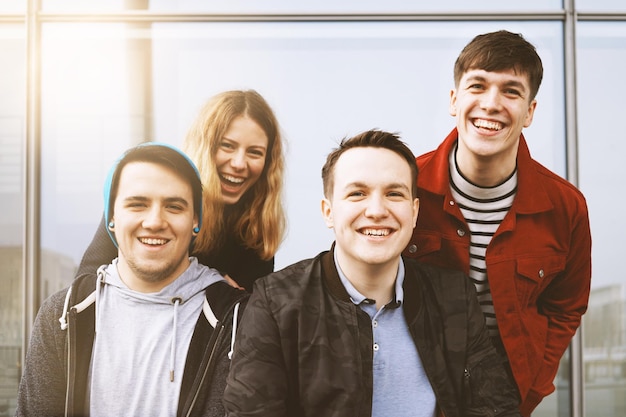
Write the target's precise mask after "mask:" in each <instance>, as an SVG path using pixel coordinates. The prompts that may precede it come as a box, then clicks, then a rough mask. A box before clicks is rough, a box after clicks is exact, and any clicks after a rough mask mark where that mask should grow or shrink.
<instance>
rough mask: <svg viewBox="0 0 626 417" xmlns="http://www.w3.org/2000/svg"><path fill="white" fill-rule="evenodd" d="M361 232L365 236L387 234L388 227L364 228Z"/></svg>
mask: <svg viewBox="0 0 626 417" xmlns="http://www.w3.org/2000/svg"><path fill="white" fill-rule="evenodd" d="M362 233H363V234H364V235H367V236H387V235H389V229H364V230H363V232H362Z"/></svg>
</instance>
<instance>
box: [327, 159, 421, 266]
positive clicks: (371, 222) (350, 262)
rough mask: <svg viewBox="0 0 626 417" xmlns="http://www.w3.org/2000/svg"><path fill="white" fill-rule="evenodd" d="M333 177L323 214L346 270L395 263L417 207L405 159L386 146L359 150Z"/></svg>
mask: <svg viewBox="0 0 626 417" xmlns="http://www.w3.org/2000/svg"><path fill="white" fill-rule="evenodd" d="M332 175H333V180H334V181H333V183H334V186H333V190H332V194H331V195H330V196H329V198H328V199H324V200H322V215H323V216H324V220H325V222H326V225H327V226H328V227H331V228H333V229H334V232H335V239H336V247H335V250H336V252H337V257H338V260H339V263H340V265H341V266H342V268H346V269H362V266H368V265H375V266H385V265H392V264H397V262H398V260H399V257H400V253H401V252H402V250H403V249H404V248H405V246H406V245H407V243H408V242H409V239H410V238H411V234H412V233H413V228H414V227H415V222H416V221H417V212H418V207H419V204H418V200H417V198H414V197H413V196H412V195H411V189H412V188H411V187H412V186H413V183H412V182H413V181H414V179H413V178H412V173H411V169H410V168H409V165H408V163H407V161H406V160H404V159H403V158H402V157H401V156H399V155H398V154H396V153H395V152H393V151H391V150H388V149H385V148H377V147H357V148H352V149H348V150H347V151H345V152H344V153H343V154H342V155H341V156H340V157H339V159H338V160H337V162H336V164H335V167H334V172H333V174H332Z"/></svg>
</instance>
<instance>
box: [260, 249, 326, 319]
mask: <svg viewBox="0 0 626 417" xmlns="http://www.w3.org/2000/svg"><path fill="white" fill-rule="evenodd" d="M320 257H321V254H320V255H318V256H316V257H315V258H311V259H305V260H302V261H299V262H296V263H294V264H291V265H289V266H287V267H285V268H283V269H281V270H279V271H276V272H272V273H271V274H269V275H266V276H264V277H262V278H259V279H258V280H257V281H256V282H255V284H254V290H253V291H252V296H251V298H250V303H251V304H252V303H256V302H257V301H260V302H261V303H264V304H267V305H268V307H269V308H270V309H272V310H274V309H278V310H280V309H283V308H285V307H287V306H290V305H291V306H300V305H301V304H302V302H303V301H304V300H305V299H308V298H310V297H316V295H317V294H320V293H321V292H322V291H323V283H322V271H321V262H320Z"/></svg>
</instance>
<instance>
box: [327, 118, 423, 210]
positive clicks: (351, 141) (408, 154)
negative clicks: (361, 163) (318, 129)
mask: <svg viewBox="0 0 626 417" xmlns="http://www.w3.org/2000/svg"><path fill="white" fill-rule="evenodd" d="M353 148H383V149H389V150H390V151H393V152H395V153H396V154H398V155H400V156H401V157H402V158H403V159H404V160H406V162H407V164H409V168H410V169H411V177H412V179H413V184H412V186H411V193H412V197H414V198H415V197H416V196H417V174H418V170H417V163H416V162H415V155H414V154H413V152H412V151H411V149H409V147H408V146H407V145H406V144H405V143H404V142H402V141H401V140H400V137H399V136H398V135H397V134H396V133H390V132H385V131H382V130H368V131H365V132H363V133H360V134H358V135H356V136H353V137H351V138H343V139H342V140H341V143H339V146H338V147H337V148H335V149H333V151H332V152H331V153H329V154H328V156H327V157H326V163H325V164H324V166H323V167H322V183H323V184H324V196H326V198H329V197H330V196H331V195H332V192H333V187H334V185H335V180H334V178H333V175H334V171H335V165H336V164H337V160H338V159H339V157H340V156H341V155H342V154H343V153H344V152H345V151H347V150H348V149H353Z"/></svg>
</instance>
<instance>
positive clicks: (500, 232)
mask: <svg viewBox="0 0 626 417" xmlns="http://www.w3.org/2000/svg"><path fill="white" fill-rule="evenodd" d="M542 77H543V67H542V64H541V59H540V58H539V56H538V55H537V52H536V50H535V48H534V46H533V45H531V44H530V43H529V42H528V41H526V40H525V39H524V38H523V37H522V36H521V35H519V34H515V33H510V32H507V31H498V32H493V33H487V34H483V35H479V36H476V37H475V38H474V39H473V40H472V41H471V42H470V43H469V44H468V45H467V46H466V47H465V48H464V49H463V51H462V52H461V54H460V55H459V57H458V58H457V61H456V63H455V66H454V81H455V89H454V90H452V91H451V95H450V114H451V115H452V116H453V117H455V118H456V128H455V129H453V130H452V132H451V133H450V134H449V135H448V137H447V138H446V139H445V140H444V141H443V142H442V143H441V145H440V146H439V147H438V148H437V149H436V150H434V151H432V152H429V153H427V154H425V155H422V156H420V157H418V158H417V165H418V167H419V171H420V175H419V179H418V182H417V185H418V197H419V199H420V206H421V210H420V217H419V220H418V222H417V227H416V228H415V230H414V233H413V237H412V239H411V241H410V242H409V244H408V246H407V247H406V249H405V251H404V255H405V256H407V257H412V258H417V259H419V260H421V261H423V262H426V263H431V264H435V265H439V266H447V267H452V268H456V269H461V270H463V271H465V273H467V274H468V275H469V277H470V279H471V280H472V281H473V282H474V284H475V286H476V289H477V293H478V298H479V301H480V304H481V306H482V309H483V313H484V316H485V320H486V322H487V324H488V327H489V330H490V334H491V336H492V338H493V340H494V344H495V345H496V347H498V348H499V350H500V351H501V352H502V353H503V354H504V355H505V356H506V357H507V358H508V361H509V365H510V369H511V371H512V373H513V376H514V377H515V380H516V382H517V386H518V389H519V393H520V398H521V406H520V409H521V413H522V415H523V416H530V413H531V412H532V410H533V409H534V408H535V407H536V406H537V405H538V404H539V403H540V402H541V400H542V399H543V397H545V396H546V395H548V394H550V393H551V392H552V391H554V385H553V380H554V378H555V376H556V373H557V370H558V366H559V360H560V358H561V356H562V355H563V353H564V351H565V350H566V349H567V346H568V344H569V342H570V340H571V339H572V337H573V336H574V333H575V332H576V329H577V328H578V326H579V325H580V320H581V316H582V315H583V313H584V312H585V311H586V309H587V301H588V298H589V288H590V281H591V234H590V229H589V218H588V212H587V206H586V202H585V198H584V196H583V195H582V194H581V192H580V191H579V190H578V189H576V188H575V187H574V186H573V185H572V184H570V183H569V182H567V181H566V180H564V179H563V178H561V177H559V176H558V175H556V174H555V173H553V172H551V171H549V170H548V169H546V168H545V167H543V166H542V165H540V164H539V163H538V162H537V161H535V160H533V159H532V158H531V156H530V153H529V151H528V146H527V144H526V141H525V139H524V136H523V135H522V129H523V128H525V127H528V126H530V124H531V122H532V119H533V114H534V112H535V108H536V105H537V101H536V99H535V96H536V94H537V91H538V89H539V85H540V84H541V79H542Z"/></svg>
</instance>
